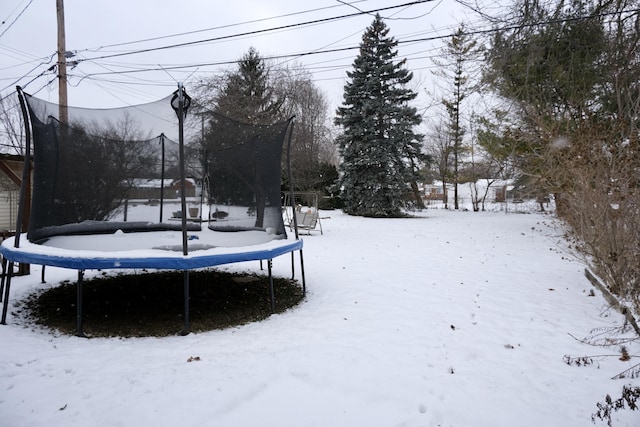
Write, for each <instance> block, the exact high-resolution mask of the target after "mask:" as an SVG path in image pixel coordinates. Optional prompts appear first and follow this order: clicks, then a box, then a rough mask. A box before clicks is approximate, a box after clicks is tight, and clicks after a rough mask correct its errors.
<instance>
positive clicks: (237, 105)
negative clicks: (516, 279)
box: [215, 47, 283, 124]
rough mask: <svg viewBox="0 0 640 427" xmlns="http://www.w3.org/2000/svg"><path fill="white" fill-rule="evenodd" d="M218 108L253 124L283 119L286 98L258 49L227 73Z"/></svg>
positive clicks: (218, 100) (217, 100) (244, 56)
mask: <svg viewBox="0 0 640 427" xmlns="http://www.w3.org/2000/svg"><path fill="white" fill-rule="evenodd" d="M215 103H216V111H217V112H218V113H220V114H222V115H225V116H227V117H231V118H233V119H236V120H240V121H242V122H246V123H252V124H270V123H273V122H274V121H275V120H277V119H278V118H279V114H280V109H281V107H282V103H283V99H281V98H279V97H278V96H277V95H276V93H275V91H274V89H273V87H272V86H271V84H270V81H269V72H268V70H267V68H266V65H265V62H264V60H263V59H262V57H261V56H260V54H259V53H258V51H257V50H256V49H255V48H253V47H251V48H249V51H248V52H247V53H246V54H244V55H243V57H242V58H241V59H240V61H239V62H238V69H237V71H235V72H232V73H229V74H228V75H227V76H226V81H225V82H224V86H223V89H222V90H221V91H220V92H219V93H218V96H217V97H216V99H215Z"/></svg>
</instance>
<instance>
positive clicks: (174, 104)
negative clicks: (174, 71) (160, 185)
mask: <svg viewBox="0 0 640 427" xmlns="http://www.w3.org/2000/svg"><path fill="white" fill-rule="evenodd" d="M190 105H191V98H189V96H188V95H187V94H186V93H185V91H184V87H183V86H182V83H178V90H176V91H175V92H174V93H173V97H172V98H171V108H173V110H174V111H175V112H176V114H177V115H178V145H179V147H180V203H181V205H182V215H181V217H182V254H183V255H187V253H188V247H187V202H186V199H185V193H186V191H185V190H186V185H185V173H184V117H185V116H186V115H187V110H188V109H189V106H190ZM182 276H183V279H184V326H183V328H182V332H181V334H182V335H187V334H188V333H189V330H190V326H189V271H188V270H184V271H183V272H182Z"/></svg>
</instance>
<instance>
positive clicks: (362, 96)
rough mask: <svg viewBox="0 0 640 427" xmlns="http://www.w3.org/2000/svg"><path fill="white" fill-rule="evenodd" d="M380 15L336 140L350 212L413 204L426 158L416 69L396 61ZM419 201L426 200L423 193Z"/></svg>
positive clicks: (359, 60) (380, 212)
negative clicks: (417, 130)
mask: <svg viewBox="0 0 640 427" xmlns="http://www.w3.org/2000/svg"><path fill="white" fill-rule="evenodd" d="M388 33H389V28H388V27H387V26H386V24H385V23H384V21H383V20H382V18H381V17H380V15H376V17H375V19H374V21H373V23H372V24H371V26H370V27H368V28H367V30H366V31H365V33H364V35H363V37H362V43H361V44H360V53H359V55H358V56H357V57H356V59H355V60H354V63H353V71H350V72H347V76H348V77H349V79H350V81H349V82H348V83H347V84H346V85H345V87H344V95H343V104H342V106H341V107H339V108H338V110H337V113H336V114H337V115H336V118H335V123H336V124H337V125H339V126H342V130H343V131H342V133H341V134H340V135H339V136H338V138H337V142H338V147H339V149H340V154H341V156H342V163H341V164H340V171H341V181H340V184H341V186H342V201H343V209H344V211H345V212H346V213H348V214H351V215H360V216H370V217H395V216H401V215H402V214H403V209H405V208H407V207H408V205H409V204H410V202H409V200H410V196H409V194H410V193H411V191H412V189H413V190H414V193H417V191H415V190H416V189H417V186H416V185H415V183H416V181H417V179H418V167H419V166H420V164H421V163H422V161H423V160H424V155H423V154H422V152H421V140H422V135H419V134H416V133H415V132H414V128H415V126H417V125H419V124H420V123H421V121H422V118H421V117H420V116H419V115H418V114H417V110H416V109H415V108H414V107H411V106H410V105H409V102H410V101H412V100H414V99H415V98H416V96H417V94H416V93H415V92H413V91H412V90H411V89H409V88H407V84H408V83H409V82H410V81H411V79H412V78H413V73H411V72H409V71H408V70H407V69H406V68H405V63H406V60H404V59H403V60H401V61H398V62H395V61H394V59H395V58H396V56H397V55H398V52H397V49H396V46H397V44H398V43H397V41H395V40H394V39H393V38H392V37H389V36H388ZM415 197H416V201H418V202H421V201H422V200H421V199H420V198H419V194H415Z"/></svg>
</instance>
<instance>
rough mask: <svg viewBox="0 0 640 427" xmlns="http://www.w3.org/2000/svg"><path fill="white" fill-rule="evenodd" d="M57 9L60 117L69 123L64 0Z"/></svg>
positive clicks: (58, 3)
mask: <svg viewBox="0 0 640 427" xmlns="http://www.w3.org/2000/svg"><path fill="white" fill-rule="evenodd" d="M56 10H57V16H58V104H59V105H60V111H59V115H60V117H58V119H59V120H60V122H62V123H64V124H67V123H68V122H69V117H68V114H67V105H68V104H67V56H66V53H67V52H66V51H67V49H66V47H65V45H66V43H65V32H64V0H56Z"/></svg>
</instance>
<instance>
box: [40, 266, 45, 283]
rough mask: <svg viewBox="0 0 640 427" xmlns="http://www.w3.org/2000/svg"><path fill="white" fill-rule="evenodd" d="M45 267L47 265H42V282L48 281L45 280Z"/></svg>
mask: <svg viewBox="0 0 640 427" xmlns="http://www.w3.org/2000/svg"><path fill="white" fill-rule="evenodd" d="M45 267H46V265H43V266H42V274H41V275H40V281H41V282H42V283H46V282H45V280H44V269H45Z"/></svg>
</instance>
